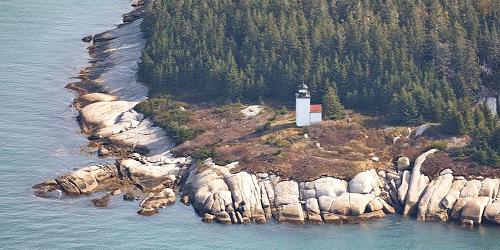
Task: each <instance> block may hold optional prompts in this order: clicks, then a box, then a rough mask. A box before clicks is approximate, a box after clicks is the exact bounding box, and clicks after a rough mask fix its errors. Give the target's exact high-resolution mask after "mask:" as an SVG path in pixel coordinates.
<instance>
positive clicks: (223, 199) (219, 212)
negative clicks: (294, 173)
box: [182, 159, 394, 224]
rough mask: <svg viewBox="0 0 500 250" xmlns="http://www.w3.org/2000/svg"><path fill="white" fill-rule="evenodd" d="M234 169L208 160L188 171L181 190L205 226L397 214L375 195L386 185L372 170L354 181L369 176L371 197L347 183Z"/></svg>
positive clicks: (318, 221) (336, 220)
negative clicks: (303, 180) (207, 223)
mask: <svg viewBox="0 0 500 250" xmlns="http://www.w3.org/2000/svg"><path fill="white" fill-rule="evenodd" d="M236 164H237V163H232V164H229V165H226V166H218V165H216V164H215V163H213V161H212V160H210V159H209V160H207V161H205V162H204V163H202V164H197V165H196V164H193V165H192V166H191V167H190V168H189V170H188V173H187V178H186V181H185V183H184V185H183V188H182V190H183V192H184V195H189V196H190V199H189V200H190V201H191V204H193V207H194V209H195V210H196V211H197V212H198V214H199V215H200V216H203V219H202V220H203V221H205V222H211V221H217V222H220V223H224V224H231V223H233V224H234V223H243V224H245V223H250V222H256V223H266V221H267V220H268V219H270V218H271V217H272V218H274V219H275V220H276V221H278V222H284V223H293V224H303V223H306V222H308V223H316V224H321V223H343V222H344V223H349V222H356V221H360V220H361V221H362V220H368V219H373V218H379V217H381V213H382V214H385V213H384V211H387V212H388V213H391V212H394V208H392V207H391V206H390V205H388V204H387V202H385V201H384V200H383V199H381V198H379V197H377V195H376V192H374V191H373V189H375V190H377V192H378V193H380V192H381V191H380V189H381V187H380V186H381V185H383V181H382V180H380V179H379V177H378V175H377V174H376V173H375V172H374V171H367V172H363V173H361V174H360V177H358V178H357V179H356V180H359V181H360V182H364V181H365V180H364V178H362V177H363V176H365V177H366V178H367V179H368V180H369V184H367V185H369V189H370V190H369V191H368V188H366V189H365V190H362V191H363V192H369V193H352V192H351V193H349V192H347V191H348V188H349V185H348V183H347V182H346V181H344V180H339V179H335V178H331V177H325V178H320V179H317V180H314V181H311V182H300V183H297V182H296V181H293V180H281V179H280V177H278V176H276V175H273V174H267V173H258V174H251V173H247V172H244V171H243V172H239V173H235V174H233V173H231V171H230V170H231V169H232V168H234V166H236ZM356 185H358V184H356ZM356 188H357V187H356ZM353 190H355V189H353Z"/></svg>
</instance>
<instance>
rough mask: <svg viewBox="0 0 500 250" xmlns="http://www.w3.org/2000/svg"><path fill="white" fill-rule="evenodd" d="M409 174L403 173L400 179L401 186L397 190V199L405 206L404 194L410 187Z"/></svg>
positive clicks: (407, 172)
mask: <svg viewBox="0 0 500 250" xmlns="http://www.w3.org/2000/svg"><path fill="white" fill-rule="evenodd" d="M410 178H411V172H410V171H406V170H405V171H404V172H403V178H402V179H401V185H400V186H399V188H398V199H399V202H400V203H401V204H405V199H406V193H407V192H408V187H409V186H410Z"/></svg>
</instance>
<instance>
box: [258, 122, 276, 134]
mask: <svg viewBox="0 0 500 250" xmlns="http://www.w3.org/2000/svg"><path fill="white" fill-rule="evenodd" d="M272 124H273V122H272V121H267V122H266V124H264V125H262V126H260V127H258V128H257V129H256V130H255V132H256V133H258V134H260V133H264V132H266V131H269V130H270V129H271V127H272Z"/></svg>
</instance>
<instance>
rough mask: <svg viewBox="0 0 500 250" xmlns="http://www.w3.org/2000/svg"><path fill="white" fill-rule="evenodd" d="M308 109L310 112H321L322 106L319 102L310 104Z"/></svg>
mask: <svg viewBox="0 0 500 250" xmlns="http://www.w3.org/2000/svg"><path fill="white" fill-rule="evenodd" d="M309 111H310V112H311V113H321V112H323V107H322V106H321V104H312V105H311V106H310V108H309Z"/></svg>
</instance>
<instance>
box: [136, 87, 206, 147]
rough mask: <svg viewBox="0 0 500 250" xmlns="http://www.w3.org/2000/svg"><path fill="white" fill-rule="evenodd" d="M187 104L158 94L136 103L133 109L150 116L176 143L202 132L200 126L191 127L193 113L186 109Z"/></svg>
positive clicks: (190, 138)
mask: <svg viewBox="0 0 500 250" xmlns="http://www.w3.org/2000/svg"><path fill="white" fill-rule="evenodd" d="M187 106H188V104H187V103H184V102H176V101H173V100H172V99H171V98H170V97H169V96H160V97H156V98H152V99H149V100H146V101H143V102H141V103H139V104H137V105H136V106H135V107H134V110H135V111H137V112H140V113H142V114H144V115H145V116H146V117H149V118H151V119H152V120H153V123H154V124H156V125H158V126H160V127H162V128H163V129H164V130H165V132H166V133H167V135H168V136H169V137H170V138H171V139H172V140H173V141H174V142H175V143H176V144H181V143H183V142H185V141H188V140H192V139H194V138H195V137H196V136H198V135H200V134H201V133H203V129H202V128H197V127H192V125H191V124H192V121H193V118H194V115H195V114H194V112H193V111H190V110H186V109H185V107H187ZM181 107H182V108H181Z"/></svg>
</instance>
